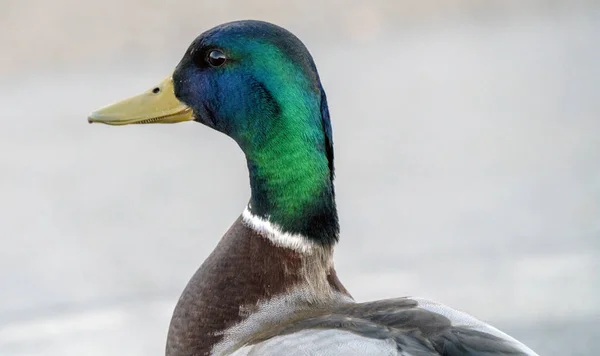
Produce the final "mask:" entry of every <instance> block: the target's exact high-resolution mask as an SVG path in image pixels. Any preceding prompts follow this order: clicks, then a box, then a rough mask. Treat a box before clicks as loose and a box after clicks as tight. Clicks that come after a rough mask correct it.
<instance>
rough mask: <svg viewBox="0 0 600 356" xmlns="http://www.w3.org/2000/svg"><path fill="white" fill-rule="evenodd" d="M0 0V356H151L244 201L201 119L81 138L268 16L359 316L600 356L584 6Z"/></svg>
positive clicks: (597, 224)
mask: <svg viewBox="0 0 600 356" xmlns="http://www.w3.org/2000/svg"><path fill="white" fill-rule="evenodd" d="M368 4H369V5H367V2H360V1H314V0H310V1H301V2H298V1H296V2H275V1H270V0H262V1H225V0H220V1H210V2H209V1H199V0H194V1H192V0H189V1H174V2H167V1H142V0H135V1H126V0H123V1H117V0H105V1H93V2H92V1H90V2H88V3H85V2H82V1H75V0H57V1H44V0H37V1H36V0H28V1H23V0H18V1H17V0H8V1H7V0H2V1H0V43H1V45H2V49H1V52H0V53H1V55H0V75H1V78H2V80H1V82H0V123H1V125H0V164H1V167H2V168H1V169H2V173H1V174H0V243H1V246H2V247H1V248H0V284H1V285H2V289H1V292H0V354H1V355H10V356H16V355H61V356H62V355H161V354H162V353H163V348H164V341H165V334H166V330H167V327H168V323H169V318H170V313H171V311H172V308H173V306H174V303H175V302H176V300H177V298H178V296H179V293H180V292H181V290H182V289H183V287H184V285H185V283H186V282H187V280H188V278H189V277H190V276H191V275H192V273H193V272H194V271H195V270H196V268H197V267H198V266H199V265H200V263H201V262H202V261H203V259H204V258H205V257H206V256H207V254H208V253H209V252H210V250H211V249H212V248H213V246H214V245H215V244H216V243H217V240H218V238H219V237H220V236H221V234H222V233H223V232H224V231H225V230H226V229H227V228H228V226H229V224H230V223H231V222H232V221H233V220H234V219H235V218H236V217H237V215H238V214H239V213H240V212H241V211H242V209H243V207H244V204H245V203H246V201H247V198H248V194H249V192H248V183H247V174H246V169H245V165H244V161H243V156H242V154H241V152H240V151H239V149H238V148H237V147H236V145H235V144H234V143H233V141H231V140H230V139H228V138H227V137H225V136H223V135H221V134H218V133H216V132H213V131H211V130H209V129H207V128H204V127H202V126H201V125H199V124H195V123H186V124H180V125H172V126H167V125H155V126H133V127H121V128H114V127H107V126H101V125H92V126H90V125H88V124H87V122H86V114H87V113H88V112H89V111H91V110H93V109H96V108H98V107H99V106H102V105H104V104H107V103H109V102H111V101H114V100H117V99H120V98H122V97H124V96H128V95H131V94H136V93H137V92H139V91H141V90H145V89H148V88H150V87H151V86H152V85H154V84H155V83H157V82H158V81H159V80H160V79H162V78H163V77H164V76H167V75H168V74H169V73H170V72H171V70H172V69H173V67H174V66H175V64H176V63H177V62H178V60H179V58H180V56H181V55H182V54H183V52H184V50H185V49H186V47H187V45H188V43H189V42H190V41H191V40H192V39H193V38H194V37H195V36H196V35H197V34H199V33H200V32H202V31H204V30H206V29H208V28H210V27H212V26H214V25H216V24H218V23H221V22H224V21H229V20H234V19H241V18H256V19H263V20H269V21H273V22H276V23H278V24H280V25H283V26H284V27H286V28H288V29H290V30H292V31H293V32H295V33H296V34H297V35H298V36H299V37H301V38H302V39H303V40H304V41H305V43H306V44H307V46H308V47H309V48H310V49H311V51H312V53H313V54H314V56H315V59H316V62H317V65H318V68H319V70H320V73H321V77H322V79H323V83H324V86H325V88H326V90H327V93H328V95H329V102H330V107H331V113H332V118H333V126H334V141H335V147H336V158H337V177H338V178H337V192H338V202H339V210H340V218H341V224H342V239H341V243H340V245H339V247H338V248H337V257H336V263H337V267H338V271H339V274H340V277H341V278H342V279H343V280H344V281H345V283H346V285H347V287H348V288H349V289H350V291H351V292H352V293H353V295H354V296H355V297H356V299H357V300H361V301H362V300H370V299H376V298H386V297H392V296H402V295H419V296H424V297H429V298H433V299H435V300H439V301H441V302H444V303H446V304H449V305H451V306H454V307H456V308H459V309H463V310H465V311H468V312H470V313H472V314H474V315H476V316H478V317H480V318H481V319H483V320H486V321H489V322H491V323H492V324H495V325H497V326H498V327H500V328H502V329H503V330H505V331H506V332H508V333H509V334H512V335H513V336H515V337H517V338H519V339H521V340H522V341H524V342H525V343H527V344H528V345H530V346H531V347H532V348H533V349H535V350H537V351H538V352H539V353H540V355H597V354H598V353H599V351H598V350H597V349H595V348H593V346H595V344H597V340H598V338H599V337H600V322H599V320H600V277H599V273H598V271H599V270H600V240H599V239H600V101H599V100H598V99H599V92H600V6H598V5H599V4H598V2H597V1H541V0H539V1H538V0H532V1H499V0H498V1H492V0H490V1H466V0H463V1H433V0H427V1H421V0H412V1H407V0H403V1H394V0H388V1H384V0H380V1H372V2H369V3H368Z"/></svg>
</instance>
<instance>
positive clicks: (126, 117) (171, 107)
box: [88, 77, 194, 125]
mask: <svg viewBox="0 0 600 356" xmlns="http://www.w3.org/2000/svg"><path fill="white" fill-rule="evenodd" d="M193 119H194V118H193V115H192V109H191V108H190V107H189V106H187V105H185V104H184V103H182V102H180V101H179V100H178V99H177V98H176V97H175V92H174V90H173V79H172V78H171V77H169V78H167V79H165V80H163V81H162V82H161V83H160V84H159V85H158V86H156V87H154V88H152V89H150V90H148V91H147V92H144V93H142V94H139V95H136V96H134V97H131V98H128V99H125V100H122V101H119V102H117V103H114V104H111V105H108V106H106V107H103V108H102V109H99V110H97V111H94V112H93V113H91V114H90V115H89V117H88V122H89V123H90V124H91V123H93V122H100V123H103V124H107V125H130V124H174V123H177V122H183V121H191V120H193Z"/></svg>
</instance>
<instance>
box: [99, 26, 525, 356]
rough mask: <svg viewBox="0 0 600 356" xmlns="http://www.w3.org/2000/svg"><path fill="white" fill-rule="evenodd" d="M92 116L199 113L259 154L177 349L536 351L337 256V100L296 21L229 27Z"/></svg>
mask: <svg viewBox="0 0 600 356" xmlns="http://www.w3.org/2000/svg"><path fill="white" fill-rule="evenodd" d="M88 121H89V122H90V123H102V124H107V125H117V126H118V125H130V124H159V123H160V124H166V123H180V122H188V121H192V122H199V123H201V124H203V125H204V126H208V127H210V128H212V129H214V130H216V131H219V132H221V133H224V134H225V135H227V136H229V137H230V138H232V139H233V140H234V141H235V142H236V143H237V144H238V146H239V147H240V149H241V150H242V151H243V153H244V155H245V158H246V162H247V166H248V173H249V181H250V190H251V194H250V199H249V202H248V204H247V206H246V207H245V208H244V209H243V210H242V213H241V215H240V216H239V217H238V218H237V220H235V222H234V223H233V225H232V226H231V227H230V228H229V230H227V232H226V233H225V234H224V236H222V238H221V240H220V241H219V243H218V245H217V246H216V247H215V249H214V250H213V251H212V253H211V254H210V255H209V256H208V257H207V258H206V260H205V261H204V262H203V263H202V264H201V266H200V268H199V269H198V270H197V271H196V273H195V274H194V275H193V276H192V277H191V279H190V281H189V283H188V284H187V286H186V287H185V289H184V291H183V293H182V294H181V297H180V298H179V300H178V301H177V304H176V306H175V309H174V311H173V316H172V319H171V323H170V326H169V330H168V335H167V341H166V350H165V355H167V356H192V355H194V356H197V355H215V356H217V355H218V356H223V355H232V356H250V355H262V356H275V355H286V356H289V355H291V356H300V355H303V356H306V355H319V356H335V355H345V356H347V355H361V356H370V355H403V356H433V355H444V356H459V355H461V356H462V355H473V356H474V355H478V356H483V355H486V356H493V355H513V356H514V355H537V354H536V353H535V352H534V351H532V350H531V349H530V348H528V347H527V346H525V345H524V344H523V343H521V342H519V341H517V340H515V339H514V338H512V337H511V336H509V335H507V334H505V333H504V332H502V331H500V330H498V329H497V328H495V327H493V326H491V325H489V324H487V323H485V322H482V321H480V320H478V319H476V318H475V317H473V316H471V315H469V314H467V313H465V312H462V311H458V310H455V309H452V308H450V307H447V306H445V305H443V304H440V303H437V302H434V301H430V300H427V299H423V298H418V297H398V298H393V299H385V300H377V301H369V302H357V301H355V300H354V298H353V297H352V295H351V294H350V292H349V291H348V290H347V289H346V288H345V287H344V285H343V284H342V282H341V281H340V279H339V278H338V275H337V273H336V270H335V268H334V262H333V253H334V248H335V246H336V244H337V243H338V241H339V231H340V226H339V222H338V214H337V208H336V200H335V188H334V151H333V136H332V126H331V121H330V115H329V109H328V105H327V97H326V95H325V91H324V89H323V86H322V84H321V80H320V78H319V74H318V72H317V68H316V65H315V62H314V60H313V57H312V55H311V54H310V52H309V51H308V49H307V48H306V47H305V45H304V44H303V43H302V41H301V40H300V39H299V38H298V37H296V36H295V35H294V34H292V33H291V32H289V31H288V30H286V29H284V28H282V27H279V26H277V25H274V24H271V23H268V22H264V21H257V20H243V21H234V22H228V23H224V24H221V25H219V26H216V27H214V28H212V29H210V30H208V31H206V32H204V33H202V34H200V35H199V36H198V37H197V38H196V39H195V40H193V41H192V43H191V45H190V46H189V48H188V49H187V50H186V52H185V53H184V55H183V57H182V59H181V60H180V62H179V64H177V66H176V67H175V70H174V71H173V72H172V74H171V75H169V76H168V77H167V78H166V79H164V80H163V81H162V82H160V84H158V85H157V86H155V87H152V88H150V89H149V90H147V91H145V92H143V93H141V94H139V95H137V96H133V97H130V98H128V99H124V100H122V101H118V102H116V103H114V104H111V105H108V106H106V107H103V108H101V109H99V110H96V111H94V112H92V113H91V114H89V116H88Z"/></svg>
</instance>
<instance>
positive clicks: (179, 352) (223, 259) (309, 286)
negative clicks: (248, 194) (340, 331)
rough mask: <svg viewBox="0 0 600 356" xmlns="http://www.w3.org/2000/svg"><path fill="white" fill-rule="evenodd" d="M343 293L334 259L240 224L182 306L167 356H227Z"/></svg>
mask: <svg viewBox="0 0 600 356" xmlns="http://www.w3.org/2000/svg"><path fill="white" fill-rule="evenodd" d="M343 293H346V292H345V289H343V286H342V285H341V284H340V283H339V281H338V280H337V277H336V276H335V271H334V270H333V267H332V265H331V256H330V253H329V254H327V253H322V252H320V253H315V254H311V255H310V256H307V255H303V254H301V253H298V252H296V251H293V250H290V249H285V248H281V247H278V246H275V245H274V244H272V243H271V242H270V241H269V240H268V239H265V238H264V237H263V236H260V235H259V234H258V233H257V232H256V231H254V230H252V229H251V228H249V227H248V226H247V225H246V224H244V223H243V222H242V221H241V219H238V220H237V221H236V222H235V223H234V224H233V226H232V227H231V228H230V230H229V231H228V232H227V233H226V234H225V236H224V237H223V238H222V240H221V242H220V243H219V244H218V246H217V247H216V248H215V250H214V251H213V252H212V253H211V255H210V256H209V257H208V258H207V259H206V261H205V262H204V263H203V264H202V266H201V267H200V268H199V269H198V271H197V272H196V273H195V274H194V276H193V277H192V279H191V280H190V281H189V283H188V285H187V287H186V288H185V290H184V292H183V293H182V295H181V297H180V298H179V301H178V303H177V306H176V307H175V310H174V312H173V317H172V320H171V325H170V327H169V335H168V338H167V348H166V355H167V356H192V355H194V356H195V355H223V354H228V353H229V352H230V350H234V349H236V348H237V347H238V344H239V343H244V342H247V341H248V340H251V339H253V338H260V337H262V336H261V335H264V334H268V329H269V325H272V324H280V323H281V322H283V321H285V320H289V319H290V318H298V317H301V315H302V313H303V312H300V311H302V310H304V311H306V310H308V311H311V310H314V308H313V307H314V306H315V305H323V304H326V303H329V302H330V301H331V300H333V299H335V298H340V296H341V295H342V294H343Z"/></svg>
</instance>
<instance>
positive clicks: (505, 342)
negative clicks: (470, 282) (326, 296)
mask: <svg viewBox="0 0 600 356" xmlns="http://www.w3.org/2000/svg"><path fill="white" fill-rule="evenodd" d="M233 355H236V356H250V355H264V356H274V355H293V356H296V355H297V356H301V355H302V356H304V355H316V356H334V355H336V356H337V355H363V356H369V355H373V356H375V355H378V356H379V355H404V356H498V355H512V356H537V354H536V353H535V352H533V351H531V350H530V349H529V348H527V347H526V346H524V345H523V344H521V343H519V342H518V341H516V340H515V339H513V338H511V337H510V336H508V335H506V334H504V333H502V332H500V331H499V330H497V329H495V328H493V327H491V326H490V325H488V324H485V323H483V322H481V321H479V320H477V319H475V318H473V317H471V316H470V315H468V314H465V313H462V312H459V311H456V310H453V309H451V308H448V307H445V306H443V305H441V304H437V303H434V302H430V301H427V300H423V299H417V298H415V299H411V298H398V299H389V300H381V301H377V302H370V303H356V304H354V303H352V304H346V305H343V306H339V307H336V308H335V309H333V310H330V311H328V312H323V313H320V314H319V315H315V316H312V317H308V318H305V319H302V320H299V321H295V322H294V323H292V324H288V325H281V326H279V327H277V328H274V329H273V330H272V333H271V334H270V336H267V337H265V338H263V339H262V340H260V341H258V340H257V342H256V343H255V344H254V345H247V346H245V347H243V348H242V349H240V350H238V352H236V353H234V354H233Z"/></svg>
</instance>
